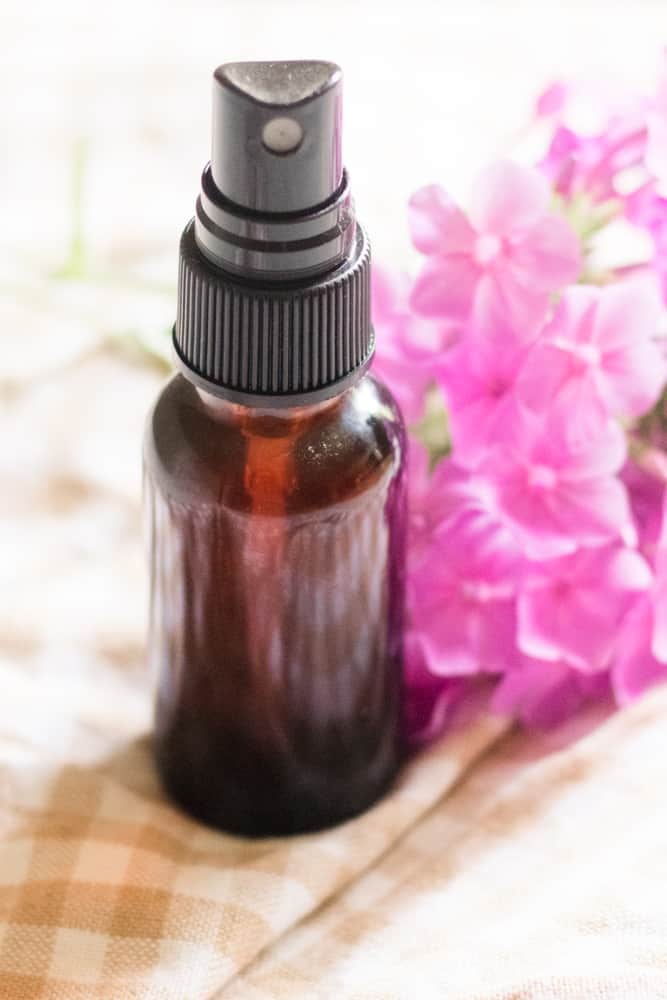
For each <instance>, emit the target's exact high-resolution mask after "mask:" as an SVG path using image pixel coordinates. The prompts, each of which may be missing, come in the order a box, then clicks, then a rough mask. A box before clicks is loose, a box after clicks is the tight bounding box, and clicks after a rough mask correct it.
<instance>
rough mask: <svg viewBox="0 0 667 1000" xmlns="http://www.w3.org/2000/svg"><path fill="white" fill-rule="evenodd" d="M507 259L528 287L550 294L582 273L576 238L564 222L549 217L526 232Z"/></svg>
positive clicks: (553, 216) (518, 277) (557, 218)
mask: <svg viewBox="0 0 667 1000" xmlns="http://www.w3.org/2000/svg"><path fill="white" fill-rule="evenodd" d="M509 260H510V261H511V264H512V268H513V270H514V274H515V275H516V277H517V279H518V280H521V281H523V283H524V284H525V285H526V286H527V287H529V288H531V289H537V290H539V291H544V292H552V291H555V290H556V289H558V288H562V287H563V286H564V285H567V284H568V283H569V282H571V281H576V279H577V276H578V274H579V272H580V270H581V246H580V243H579V238H578V236H577V235H576V233H575V232H574V230H573V229H572V228H571V226H570V225H569V224H568V223H567V222H566V221H565V219H561V218H559V217H558V216H555V215H549V216H546V217H545V218H543V219H540V220H539V222H537V223H535V225H534V226H532V227H531V228H530V229H529V230H528V231H527V232H526V234H525V236H524V238H523V239H522V240H521V241H520V242H518V243H517V244H516V245H515V247H513V249H512V250H511V251H510V253H509Z"/></svg>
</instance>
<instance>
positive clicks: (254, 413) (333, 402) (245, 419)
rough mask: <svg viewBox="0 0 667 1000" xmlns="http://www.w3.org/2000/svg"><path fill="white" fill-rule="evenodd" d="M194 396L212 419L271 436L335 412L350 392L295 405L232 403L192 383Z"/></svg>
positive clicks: (346, 390)
mask: <svg viewBox="0 0 667 1000" xmlns="http://www.w3.org/2000/svg"><path fill="white" fill-rule="evenodd" d="M195 390H196V392H197V396H198V397H199V400H200V401H201V404H202V406H203V407H204V409H205V410H206V412H207V413H208V415H209V416H210V417H211V419H212V420H215V421H216V422H220V423H224V424H242V425H243V426H245V427H247V428H248V429H252V432H253V433H257V434H266V435H270V436H275V435H276V434H278V435H280V434H281V433H283V432H284V433H288V431H289V429H290V428H291V427H293V426H294V425H295V424H303V423H306V422H309V421H311V420H316V419H318V418H319V417H320V416H323V415H324V414H326V413H327V412H328V411H332V412H334V411H335V410H336V409H337V408H338V407H339V406H340V405H341V401H342V398H343V396H344V395H345V394H346V393H347V392H349V391H350V390H349V389H345V390H343V391H342V392H340V393H338V394H337V395H335V396H332V397H331V398H330V399H324V400H317V399H316V400H315V401H314V402H312V403H300V404H299V405H298V406H271V405H268V404H267V405H261V404H260V405H253V406H246V405H244V404H243V403H236V402H232V401H231V400H229V399H224V398H223V397H221V396H217V395H216V394H215V393H213V392H209V391H207V390H206V389H203V388H202V387H201V386H200V385H196V386H195Z"/></svg>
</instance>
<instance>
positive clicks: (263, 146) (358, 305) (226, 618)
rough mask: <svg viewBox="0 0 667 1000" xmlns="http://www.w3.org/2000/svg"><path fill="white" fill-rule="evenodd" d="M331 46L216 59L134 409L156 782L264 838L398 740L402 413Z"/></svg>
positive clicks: (356, 779) (327, 801) (384, 761)
mask: <svg viewBox="0 0 667 1000" xmlns="http://www.w3.org/2000/svg"><path fill="white" fill-rule="evenodd" d="M341 112H342V74H341V71H340V69H339V68H338V67H337V66H336V65H334V64H333V63H328V62H317V61H311V62H266V63H260V62H257V63H228V64H226V65H224V66H221V67H219V68H218V69H217V70H216V72H215V74H214V86H213V142H212V152H211V160H210V163H209V164H208V165H207V166H206V168H205V169H204V172H203V175H202V179H201V189H200V193H199V197H198V199H197V202H196V209H195V217H194V219H193V220H192V221H191V222H190V223H189V224H188V225H187V226H186V228H185V231H184V233H183V236H182V239H181V248H180V267H179V284H178V307H177V318H176V323H175V327H174V336H173V343H174V355H175V359H176V362H177V366H178V369H179V374H177V375H176V376H175V377H174V378H173V379H172V380H171V381H170V382H169V383H168V385H167V386H166V387H165V389H164V390H163V392H162V394H161V395H160V397H159V399H158V401H157V403H156V405H155V407H154V409H153V412H152V414H151V416H150V418H149V422H148V427H147V432H146V442H145V483H146V490H145V496H146V505H147V514H148V523H149V527H150V552H151V613H150V635H149V649H150V657H151V661H152V663H153V667H154V671H155V674H156V676H157V683H158V695H157V702H156V752H157V760H158V765H159V768H160V771H161V774H162V776H163V779H164V782H165V785H166V788H167V790H168V792H169V793H170V794H171V795H172V796H173V797H174V798H175V799H176V800H177V801H179V802H180V803H181V804H182V805H184V806H185V807H186V808H187V809H189V810H190V811H191V812H193V813H194V814H195V815H197V816H199V817H200V818H202V819H203V820H205V821H206V822H209V823H211V824H213V825H216V826H219V827H222V828H224V829H227V830H231V831H234V832H239V833H244V834H249V835H255V836H257V835H263V834H277V833H290V832H297V831H300V830H307V829H315V828H318V827H322V826H326V825H328V824H330V823H333V822H337V821H339V820H341V819H343V818H345V817H347V816H350V815H353V814H355V813H356V812H359V811H360V810H361V809H363V808H365V807H366V806H368V805H369V804H370V803H371V802H372V801H374V800H375V799H376V798H377V796H378V795H379V794H381V792H382V791H383V790H384V789H385V788H386V787H387V786H388V784H389V783H390V782H391V780H392V778H393V776H394V774H395V772H396V769H397V767H398V765H399V762H400V757H401V735H400V724H401V697H400V693H401V622H402V607H403V561H404V534H405V496H404V475H403V455H404V448H405V445H404V431H403V425H402V421H401V418H400V414H399V412H398V410H397V408H396V405H395V403H394V401H393V399H392V398H391V396H390V395H389V393H388V391H387V389H386V388H385V387H384V386H382V385H381V384H380V383H379V382H378V381H377V380H376V379H374V378H373V377H372V376H371V375H369V374H368V373H367V369H368V366H369V364H370V361H371V358H372V354H373V346H374V344H373V330H372V326H371V322H370V295H369V280H370V250H369V245H368V241H367V238H366V235H365V233H364V230H363V228H362V227H361V226H360V225H359V223H358V222H357V221H356V218H355V214H354V206H353V202H352V197H351V193H350V186H349V181H348V177H347V174H346V171H345V169H344V167H343V160H342V143H341V123H342V118H341Z"/></svg>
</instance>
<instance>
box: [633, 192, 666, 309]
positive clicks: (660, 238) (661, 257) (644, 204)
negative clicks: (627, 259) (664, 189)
mask: <svg viewBox="0 0 667 1000" xmlns="http://www.w3.org/2000/svg"><path fill="white" fill-rule="evenodd" d="M625 212H626V215H627V217H628V219H629V220H630V222H633V223H634V224H635V225H637V226H640V227H641V228H642V229H645V230H646V231H647V232H648V234H649V236H650V238H651V241H652V243H653V258H652V260H650V261H649V262H648V264H647V265H646V267H647V269H648V273H649V274H652V275H653V276H654V278H655V279H657V282H658V284H659V286H660V289H661V291H662V298H663V301H664V302H667V197H663V196H661V195H660V194H658V192H657V191H656V189H655V185H654V184H652V183H650V184H646V185H644V186H643V187H641V188H639V189H638V190H637V191H635V192H633V194H632V195H630V196H629V197H628V198H627V199H626V201H625Z"/></svg>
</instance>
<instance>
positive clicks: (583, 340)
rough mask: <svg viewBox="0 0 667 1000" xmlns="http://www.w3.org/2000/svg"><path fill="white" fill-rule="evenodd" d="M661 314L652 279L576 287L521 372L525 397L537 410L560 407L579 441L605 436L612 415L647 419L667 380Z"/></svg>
mask: <svg viewBox="0 0 667 1000" xmlns="http://www.w3.org/2000/svg"><path fill="white" fill-rule="evenodd" d="M660 314H661V307H660V303H659V300H658V297H657V295H656V294H655V291H654V289H653V287H652V286H651V285H648V284H647V283H644V282H639V281H626V282H619V283H618V284H616V285H609V286H607V287H606V288H604V289H602V290H600V289H596V288H590V287H583V286H579V287H576V288H569V289H568V290H567V291H566V292H565V293H564V294H563V297H562V299H561V300H560V302H559V304H558V307H557V309H556V313H555V315H554V317H553V319H552V320H551V322H550V323H549V324H548V325H547V327H546V329H545V330H544V332H543V333H542V334H541V336H540V338H539V340H538V341H537V343H536V344H535V346H534V348H533V350H532V351H531V352H530V354H529V355H528V358H527V361H526V364H525V365H524V367H523V369H522V371H521V375H520V377H519V380H518V386H517V392H518V394H519V396H520V398H521V400H522V401H523V402H525V403H526V404H527V405H528V406H530V407H532V408H533V409H535V410H544V409H545V408H546V407H548V406H550V405H552V404H553V402H554V401H557V402H558V403H560V404H561V405H562V406H563V407H564V408H566V409H567V411H568V413H569V428H570V431H569V433H570V438H571V439H572V440H575V439H576V438H578V437H580V436H583V437H584V438H586V437H592V436H594V435H596V434H598V433H600V431H601V430H602V428H603V426H604V424H605V422H606V420H607V418H608V417H609V416H614V417H638V416H640V415H641V414H642V413H644V412H645V411H646V410H648V409H649V408H650V407H651V406H652V405H653V403H654V402H655V401H656V399H657V398H658V396H659V395H660V390H661V388H662V385H663V383H664V380H665V362H664V358H663V354H662V352H661V351H660V349H659V348H658V345H657V342H656V339H655V337H656V333H657V332H658V329H659V325H660Z"/></svg>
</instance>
